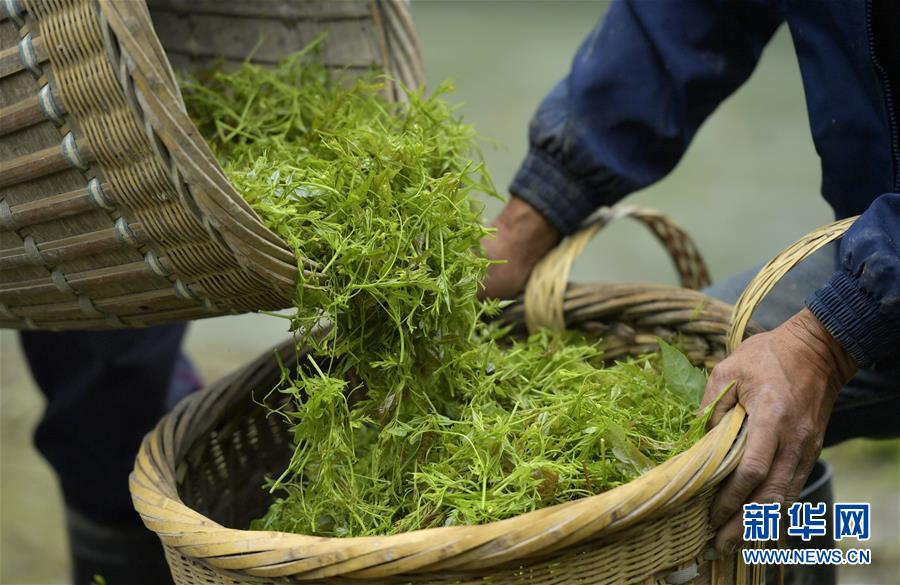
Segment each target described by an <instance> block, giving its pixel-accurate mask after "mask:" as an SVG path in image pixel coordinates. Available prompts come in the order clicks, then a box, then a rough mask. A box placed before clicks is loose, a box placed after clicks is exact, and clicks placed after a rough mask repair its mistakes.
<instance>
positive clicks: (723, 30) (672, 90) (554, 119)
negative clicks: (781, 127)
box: [510, 0, 900, 365]
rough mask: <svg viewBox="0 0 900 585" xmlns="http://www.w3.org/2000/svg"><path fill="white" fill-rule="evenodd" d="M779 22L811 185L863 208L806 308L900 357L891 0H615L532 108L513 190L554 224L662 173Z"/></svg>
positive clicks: (866, 349) (853, 209)
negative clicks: (814, 161) (809, 150)
mask: <svg viewBox="0 0 900 585" xmlns="http://www.w3.org/2000/svg"><path fill="white" fill-rule="evenodd" d="M782 22H787V24H788V26H789V27H790V30H791V34H792V36H793V39H794V44H795V45H796V50H797V55H798V59H799V62H800V69H801V72H802V76H803V83H804V86H805V90H806V100H807V107H808V110H809V118H810V125H811V128H812V133H813V139H814V142H815V145H816V150H817V151H818V153H819V156H820V157H821V159H822V195H823V196H824V197H825V199H826V200H827V201H828V202H829V203H830V204H831V206H832V207H833V208H834V211H835V215H836V216H837V217H838V218H843V217H848V216H852V215H857V214H861V217H860V218H859V220H857V221H856V223H855V224H854V225H853V227H852V228H851V229H850V230H849V232H848V233H847V235H846V236H845V238H844V239H843V241H842V244H841V251H840V256H841V269H840V270H838V271H837V272H835V273H834V275H833V276H832V277H831V278H830V279H829V280H828V282H826V283H823V284H822V286H821V288H819V289H818V290H817V291H816V292H815V293H814V294H813V295H811V296H810V298H809V299H808V300H807V306H808V307H809V308H810V310H811V311H812V312H813V313H814V314H815V315H816V316H817V318H818V319H819V320H820V321H821V322H822V323H823V324H824V325H825V327H826V328H827V329H828V330H829V331H830V332H831V333H832V335H834V336H835V338H836V339H837V340H838V341H839V342H840V343H841V344H842V345H843V347H844V348H846V349H847V350H848V351H849V352H850V353H851V354H852V355H853V356H854V357H855V358H856V360H857V361H859V362H860V364H862V365H869V364H872V363H873V362H879V361H882V362H883V361H889V362H891V363H893V362H894V361H896V360H898V359H900V141H898V124H900V120H898V118H900V2H897V1H896V0H860V1H857V0H848V1H843V0H841V1H832V2H825V1H821V2H820V1H808V0H730V1H729V0H665V1H655V0H616V1H615V2H613V4H612V5H611V7H610V9H609V12H608V13H607V15H606V17H605V19H604V20H603V22H602V23H601V24H600V25H599V26H598V27H597V28H595V29H594V31H593V32H591V34H590V36H588V38H587V39H586V40H585V41H584V43H583V44H582V45H581V47H580V48H579V50H578V52H577V53H576V55H575V58H574V60H573V62H572V67H571V70H570V72H569V74H568V76H567V77H566V78H565V79H563V80H562V81H561V82H560V83H559V84H557V85H556V86H555V87H554V88H553V90H552V91H551V92H550V93H549V95H547V97H546V98H545V99H544V101H543V103H542V104H541V105H540V107H539V108H538V111H537V113H536V114H535V116H534V118H533V120H532V122H531V127H530V133H529V141H530V148H529V153H528V155H527V157H526V159H525V161H524V162H523V164H522V166H521V168H520V169H519V171H518V173H517V174H516V176H515V178H514V179H513V182H512V185H511V186H510V192H511V193H513V194H514V195H516V196H518V197H520V198H522V199H524V200H526V201H528V202H529V203H531V204H532V205H533V206H534V207H535V208H536V209H538V210H539V211H540V212H541V213H542V214H543V215H544V216H546V218H547V219H548V220H549V221H550V222H551V223H552V224H553V225H554V226H556V227H557V228H558V229H559V230H560V231H561V232H563V233H570V232H572V231H573V230H574V229H575V228H576V227H577V226H578V224H579V223H580V222H581V221H582V220H583V219H584V218H585V217H586V216H587V215H589V214H590V213H591V212H592V211H593V210H594V209H595V208H597V207H599V206H601V205H611V204H613V203H615V202H616V201H618V200H620V199H622V198H623V197H625V196H626V195H628V194H629V193H631V192H632V191H635V190H637V189H640V188H643V187H646V186H647V185H650V184H651V183H654V182H655V181H658V180H659V179H661V178H662V177H663V176H665V175H666V174H667V173H668V172H669V171H671V170H672V168H673V167H674V166H675V165H676V163H677V162H678V160H679V159H680V158H681V156H682V155H683V154H684V151H685V149H686V148H687V147H688V145H689V143H690V141H691V139H692V138H693V136H694V134H695V132H696V131H697V129H698V127H699V126H700V125H701V124H702V122H703V121H704V120H705V119H706V117H707V116H709V114H710V113H712V111H713V110H714V109H715V108H716V107H717V106H718V105H719V104H720V103H721V102H722V101H723V100H724V99H725V98H727V97H728V96H729V95H730V94H731V93H732V92H733V91H734V90H735V89H737V88H738V87H739V86H740V85H741V84H742V83H743V82H744V81H745V80H746V79H747V78H748V77H749V76H750V74H751V73H752V71H753V69H754V67H755V65H756V63H757V60H758V59H759V57H760V54H761V53H762V50H763V48H764V47H765V45H766V43H767V42H768V41H769V39H770V38H771V37H772V35H773V33H774V32H775V30H776V29H777V27H778V26H779V25H780V24H781V23H782Z"/></svg>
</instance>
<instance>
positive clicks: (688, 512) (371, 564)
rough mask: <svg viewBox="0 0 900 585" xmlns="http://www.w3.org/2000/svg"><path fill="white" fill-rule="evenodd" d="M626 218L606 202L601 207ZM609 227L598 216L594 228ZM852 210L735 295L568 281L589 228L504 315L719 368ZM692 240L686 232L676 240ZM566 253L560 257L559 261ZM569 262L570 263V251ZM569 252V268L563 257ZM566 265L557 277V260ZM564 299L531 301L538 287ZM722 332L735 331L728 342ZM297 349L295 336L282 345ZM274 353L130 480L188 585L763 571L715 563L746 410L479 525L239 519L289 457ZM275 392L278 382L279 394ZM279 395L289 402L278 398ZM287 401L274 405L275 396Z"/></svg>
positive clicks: (168, 424) (593, 578) (180, 412)
mask: <svg viewBox="0 0 900 585" xmlns="http://www.w3.org/2000/svg"><path fill="white" fill-rule="evenodd" d="M625 214H628V213H627V212H623V211H621V210H619V211H610V210H607V211H604V212H602V213H601V217H603V216H605V217H607V218H608V217H618V216H621V215H625ZM630 215H632V216H634V217H639V218H640V217H642V216H643V217H645V218H647V217H653V218H654V219H653V223H658V224H659V225H663V224H665V225H666V226H667V228H666V230H664V233H668V234H670V235H671V234H679V235H677V236H673V237H669V238H664V241H665V242H667V246H668V247H669V251H670V254H671V255H672V256H673V258H676V265H677V266H682V265H683V266H689V265H690V266H693V268H687V269H684V270H682V269H681V268H680V272H681V273H682V278H683V279H685V278H687V277H690V278H696V279H698V280H696V281H695V282H696V283H697V284H698V285H699V284H700V283H702V282H703V281H704V278H703V277H702V275H703V274H704V273H705V269H704V268H703V263H702V261H701V260H700V259H699V256H698V255H695V252H691V253H690V255H692V256H695V259H696V262H689V263H687V264H684V262H683V261H682V262H681V263H679V262H678V260H677V258H679V257H682V256H683V254H684V253H685V251H686V250H694V248H693V246H692V245H691V244H690V240H688V239H687V238H686V236H684V234H683V232H681V231H680V230H678V229H677V228H675V227H674V226H672V225H671V224H670V223H669V222H668V221H667V220H665V218H664V217H662V216H659V215H658V214H655V213H653V212H649V211H645V210H644V211H641V213H630ZM601 223H602V220H598V223H593V224H591V225H590V226H589V227H588V232H582V234H585V233H592V232H596V231H597V229H598V227H597V226H598V225H600V224H601ZM849 223H850V220H848V221H844V222H840V223H837V224H834V225H831V226H826V227H825V228H823V229H821V230H819V231H817V232H814V233H813V234H811V235H810V236H808V237H807V238H804V239H803V240H801V241H800V242H798V243H797V244H795V245H794V246H792V247H790V248H789V249H788V250H786V251H785V252H784V253H782V254H781V255H779V256H778V257H777V258H776V259H775V260H773V261H772V262H771V263H770V264H769V265H767V266H766V267H765V268H764V269H763V270H762V271H760V273H759V275H758V276H757V277H756V278H755V279H754V281H753V282H752V283H751V284H750V286H748V288H747V291H748V292H747V293H746V294H745V295H744V296H743V297H742V298H741V300H740V301H739V302H738V304H737V306H736V307H735V309H734V313H733V316H732V312H731V309H730V307H728V306H727V305H725V304H723V303H720V302H718V301H715V300H712V299H709V298H707V297H705V296H704V295H702V294H700V293H698V292H696V291H692V290H688V289H683V288H676V287H669V286H658V285H570V286H568V287H567V286H565V285H564V283H565V282H566V278H567V276H568V266H570V265H571V260H572V259H573V258H574V256H575V255H577V252H578V251H579V250H580V248H582V247H583V245H584V239H585V238H586V237H590V236H585V235H581V234H579V235H575V236H573V237H572V238H569V239H568V240H566V241H564V242H563V243H562V244H561V246H560V248H559V249H558V251H557V252H556V253H555V255H554V256H553V257H552V258H550V259H548V260H547V261H546V262H544V263H543V265H542V266H541V267H539V268H538V269H537V273H536V274H535V275H534V276H533V277H532V279H531V282H530V284H529V288H530V289H533V288H534V287H541V288H542V289H543V290H529V291H528V292H526V295H525V305H524V306H523V304H522V303H521V302H519V303H517V304H515V305H514V306H513V307H511V308H510V309H509V310H508V311H507V312H506V313H505V318H507V319H509V320H511V321H512V322H513V323H515V324H516V325H517V327H516V329H515V330H514V334H518V335H525V334H527V327H526V324H525V321H526V315H527V314H530V315H532V317H529V318H528V319H532V320H534V319H536V321H535V323H534V324H536V325H537V324H539V325H545V326H556V325H555V324H558V323H559V322H560V321H559V320H557V317H561V322H562V323H564V324H565V326H566V327H568V328H572V329H578V330H581V331H584V332H586V333H589V334H595V335H599V336H601V337H602V338H603V340H604V343H605V348H606V352H607V356H610V357H617V356H624V355H635V354H638V353H642V352H645V351H647V350H649V349H653V347H654V344H655V338H656V336H657V335H659V336H661V337H664V338H669V339H671V338H673V337H675V336H679V337H680V338H681V339H682V340H683V342H684V343H685V345H686V347H687V349H688V355H689V357H690V358H691V359H692V361H694V362H695V363H698V364H705V365H707V366H712V365H714V364H715V363H717V362H718V361H720V360H721V359H722V358H723V357H724V355H725V353H726V351H727V350H728V349H733V348H734V347H735V346H736V345H737V344H738V342H739V341H740V340H741V339H742V338H743V337H744V335H745V332H747V333H751V334H752V333H754V332H756V331H758V329H756V328H754V327H753V326H751V325H748V323H749V316H750V314H751V313H752V312H753V309H754V307H755V306H756V305H757V304H758V302H759V301H760V300H761V299H762V297H763V296H764V294H765V292H766V291H767V290H768V289H769V288H770V287H771V286H772V285H774V283H775V281H777V279H778V278H780V276H781V275H783V274H784V273H785V272H786V271H787V270H788V269H789V268H790V267H791V266H793V264H795V263H796V262H798V261H799V260H800V259H802V257H803V256H805V255H807V254H808V253H810V252H811V251H812V250H813V249H815V248H817V247H819V246H820V245H822V244H824V243H827V241H830V240H833V239H836V238H838V237H840V234H842V233H843V231H844V230H845V229H846V228H847V226H848V225H849ZM676 241H680V242H681V244H678V245H670V244H671V242H676ZM554 258H555V259H556V260H554ZM560 258H566V259H567V260H566V261H565V262H560V261H558V260H559V259H560ZM560 264H566V266H565V267H564V268H561V269H558V270H557V268H558V266H559V265H560ZM554 270H557V271H556V272H555V274H551V271H554ZM552 298H555V299H558V302H559V306H558V307H556V308H553V309H550V310H544V307H537V309H539V310H534V309H535V308H534V307H531V308H529V307H528V303H531V302H535V301H534V299H552ZM726 338H727V339H728V342H726ZM277 351H278V353H279V354H280V357H281V359H282V360H286V359H287V360H289V359H291V358H292V357H293V356H294V355H295V351H296V350H295V348H294V347H293V345H292V344H291V343H285V344H283V345H281V346H280V347H279V348H278V350H277ZM279 377H280V371H279V368H278V366H277V362H276V359H275V357H274V356H273V355H272V352H269V353H267V354H264V355H263V356H261V357H260V358H259V359H257V360H256V361H255V362H254V363H253V364H251V365H249V366H247V367H246V368H244V369H243V370H241V371H240V372H238V373H236V374H234V375H233V376H230V377H229V378H227V379H225V380H223V381H221V382H219V383H218V384H215V385H214V386H212V387H211V388H209V389H208V390H206V391H205V392H202V393H199V394H197V395H195V396H192V397H190V398H188V399H187V400H185V401H184V402H182V403H181V404H179V406H178V407H177V408H176V409H175V410H174V411H173V412H172V413H171V414H169V415H168V416H166V417H165V418H164V419H163V420H162V421H161V422H160V423H159V425H158V426H157V428H156V429H155V430H154V431H153V432H152V433H151V434H149V435H148V436H147V438H146V439H145V440H144V443H143V445H142V447H141V450H140V453H139V455H138V458H137V461H136V464H135V470H134V473H133V474H132V477H131V491H132V495H133V499H134V504H135V507H136V509H137V510H138V512H139V513H140V514H141V516H142V517H143V519H144V522H145V524H146V525H147V527H148V528H150V529H151V530H153V531H155V532H156V533H157V534H158V535H159V537H160V539H161V540H162V542H163V545H164V548H165V550H166V553H167V556H168V559H169V564H170V567H171V569H172V575H173V576H174V578H175V582H176V583H178V584H180V585H187V584H192V585H193V584H198V583H221V584H229V585H231V584H237V583H308V582H315V583H360V582H361V583H468V584H476V583H492V584H521V583H534V584H538V583H540V584H547V585H549V584H555V585H559V584H576V583H578V584H588V583H590V584H623V583H624V584H638V583H640V584H651V583H652V584H664V583H672V584H674V583H694V584H700V583H714V584H716V585H723V584H730V583H738V584H745V583H746V584H749V583H754V584H757V583H760V581H761V579H762V571H760V570H759V567H746V566H744V565H742V564H741V563H740V561H739V559H738V557H737V555H732V556H730V557H726V558H721V559H718V560H712V561H710V560H707V559H706V557H705V554H704V553H705V551H706V549H707V547H708V546H709V542H710V539H711V538H712V536H713V532H712V530H711V528H710V525H709V520H708V517H709V506H710V503H711V499H712V496H713V494H714V493H715V490H716V489H717V487H718V485H719V484H720V482H721V481H722V480H723V479H724V478H725V477H726V476H727V475H728V474H729V473H730V472H731V471H732V470H733V469H734V468H735V466H736V465H737V462H738V461H739V459H740V456H741V453H742V450H743V445H744V440H745V434H746V431H745V430H744V429H743V421H744V417H745V413H744V411H743V409H742V408H740V407H737V408H736V409H734V410H732V411H731V412H730V413H729V414H728V415H726V416H725V418H724V419H723V421H722V422H721V423H720V424H719V425H717V426H716V427H715V428H713V429H712V430H710V431H709V432H708V433H707V434H706V435H705V436H704V437H703V438H702V439H701V440H700V441H699V442H698V443H697V444H695V445H694V446H693V447H692V448H690V449H689V450H687V451H685V452H684V453H682V454H680V455H677V456H676V457H674V458H672V459H670V460H669V461H667V462H666V463H663V464H662V465H659V466H658V467H656V468H654V469H652V470H650V471H649V472H647V473H646V474H644V475H642V476H641V477H639V478H637V479H635V480H634V481H632V482H630V483H628V484H626V485H623V486H620V487H618V488H615V489H612V490H610V491H607V492H605V493H602V494H599V495H596V496H592V497H587V498H583V499H579V500H574V501H571V502H568V503H565V504H560V505H555V506H551V507H548V508H544V509H541V510H537V511H534V512H530V513H527V514H523V515H521V516H517V517H514V518H510V519H507V520H503V521H500V522H493V523H490V524H484V525H480V526H451V527H443V528H431V529H426V530H418V531H414V532H407V533H403V534H398V535H393V536H385V537H367V538H322V537H313V536H304V535H298V534H285V533H276V532H261V531H249V530H243V529H242V528H243V527H245V526H247V525H248V524H249V521H250V520H251V519H252V518H256V517H260V516H262V514H263V513H264V512H265V510H266V508H267V506H268V504H269V500H268V496H267V495H266V494H264V493H263V490H262V489H260V485H261V484H262V481H263V476H264V475H265V474H266V473H270V472H272V471H273V470H276V469H282V468H283V467H284V466H285V464H286V462H287V461H288V460H289V458H290V456H291V452H292V450H291V446H290V437H291V435H290V431H289V429H288V428H287V427H286V426H285V425H284V424H283V423H282V422H281V421H280V420H279V419H278V418H277V417H267V416H266V414H267V410H266V408H264V407H262V406H260V405H259V404H258V403H257V402H256V401H254V399H253V397H252V396H253V395H255V396H256V397H260V396H264V395H266V393H267V391H268V390H270V389H271V388H272V387H273V386H274V385H275V384H276V383H277V382H278V380H279ZM272 394H277V393H272ZM272 398H273V399H277V398H275V397H272ZM270 406H272V407H275V406H278V404H276V403H273V404H270Z"/></svg>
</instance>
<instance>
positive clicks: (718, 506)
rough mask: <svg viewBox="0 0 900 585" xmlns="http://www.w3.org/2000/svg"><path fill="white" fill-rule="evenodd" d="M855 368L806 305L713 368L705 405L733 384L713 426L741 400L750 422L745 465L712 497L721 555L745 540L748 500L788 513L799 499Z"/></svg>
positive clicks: (722, 400) (714, 522) (719, 408)
mask: <svg viewBox="0 0 900 585" xmlns="http://www.w3.org/2000/svg"><path fill="white" fill-rule="evenodd" d="M856 370H857V364H856V362H855V361H854V360H853V358H852V357H851V356H850V355H849V354H848V353H847V352H846V351H845V350H844V349H843V348H842V347H841V346H840V345H839V344H838V343H837V342H836V341H835V340H834V338H833V337H832V336H831V334H829V333H828V331H827V330H826V329H825V328H824V327H823V326H822V324H821V323H819V321H818V320H817V319H816V317H815V316H814V315H813V314H812V313H810V312H809V310H807V309H804V310H802V311H800V312H799V313H797V314H796V315H794V316H793V317H791V318H790V319H789V320H787V321H785V322H784V323H783V324H782V325H780V326H779V327H777V328H775V329H773V330H772V331H770V332H767V333H760V334H758V335H754V336H753V337H750V338H749V339H747V340H746V341H744V342H743V343H742V344H741V345H740V347H738V348H737V350H735V352H734V353H733V354H731V355H730V356H729V357H728V358H727V359H725V360H723V361H722V362H721V363H720V364H719V365H718V366H716V367H715V369H713V371H712V374H710V377H709V383H708V384H707V386H706V394H705V395H704V397H703V401H702V403H701V408H702V407H704V406H706V405H707V404H709V403H710V402H712V401H713V400H714V399H715V398H716V396H718V395H719V393H720V392H721V391H722V389H723V388H725V387H726V386H728V384H730V383H731V382H732V381H734V387H733V388H732V389H731V390H729V391H728V392H727V393H726V394H725V395H724V396H723V397H722V399H721V400H720V401H719V403H718V404H717V405H716V407H715V410H714V412H713V415H712V419H711V424H713V425H714V424H716V423H718V422H719V420H721V418H722V416H723V415H724V414H725V413H726V412H727V411H728V410H729V409H731V408H732V407H733V406H734V405H735V403H736V402H739V403H740V404H741V405H742V406H743V407H744V409H745V410H746V411H747V422H746V424H747V425H748V434H747V443H746V447H745V449H744V455H743V457H742V458H741V462H740V464H739V465H738V467H737V469H735V471H734V473H732V474H731V475H730V476H729V477H728V479H726V480H725V482H724V483H723V484H722V488H721V490H720V491H719V494H718V496H717V497H716V499H715V501H714V502H713V507H712V511H711V516H710V520H711V522H712V525H713V527H714V528H718V534H717V535H716V548H717V549H718V550H719V552H721V553H725V554H727V553H730V552H733V551H734V550H735V549H736V548H737V546H738V545H739V544H740V542H741V537H742V533H743V523H742V520H741V506H742V505H743V504H744V503H746V502H758V503H771V502H779V503H781V505H782V510H784V509H785V508H787V507H788V506H790V505H791V504H792V503H793V502H794V501H796V499H797V497H798V496H799V494H800V490H801V489H803V485H804V483H805V482H806V478H807V477H808V476H809V473H810V471H812V467H813V464H814V463H815V462H816V459H817V458H818V456H819V452H820V451H821V450H822V441H823V438H824V436H825V427H826V425H827V424H828V418H829V417H830V416H831V409H832V407H833V406H834V401H835V399H836V398H837V393H838V391H839V390H840V389H841V388H842V387H843V385H844V384H845V383H846V382H847V381H848V380H850V378H851V377H852V376H853V374H854V373H855V372H856Z"/></svg>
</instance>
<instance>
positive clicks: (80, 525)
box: [66, 509, 172, 585]
mask: <svg viewBox="0 0 900 585" xmlns="http://www.w3.org/2000/svg"><path fill="white" fill-rule="evenodd" d="M66 528H67V529H68V532H69V549H70V552H71V556H72V582H73V583H74V584H75V585H95V584H96V583H106V584H107V585H170V584H171V583H172V575H171V573H170V572H169V566H168V565H167V564H166V559H165V555H164V554H163V549H162V544H160V542H159V538H157V536H156V535H155V534H153V533H152V532H150V531H149V530H147V529H146V528H145V527H144V526H143V525H129V526H110V525H105V524H99V523H97V522H94V521H92V520H90V519H88V518H86V517H84V516H83V515H82V514H79V513H78V512H76V511H74V510H71V509H70V510H67V511H66ZM95 576H99V577H101V578H102V579H95Z"/></svg>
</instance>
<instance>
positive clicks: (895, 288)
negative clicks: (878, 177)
mask: <svg viewBox="0 0 900 585" xmlns="http://www.w3.org/2000/svg"><path fill="white" fill-rule="evenodd" d="M840 257H841V267H840V268H839V269H838V270H837V271H836V272H835V273H834V274H833V275H832V277H831V278H830V279H829V281H828V282H827V283H825V284H824V285H823V286H822V287H820V288H819V289H818V290H817V291H816V292H815V293H813V294H812V295H811V296H810V297H809V299H807V301H806V306H807V307H808V308H809V310H810V311H812V313H813V314H814V315H815V316H816V318H817V319H818V320H819V321H820V322H821V323H822V324H823V326H824V327H825V329H827V330H828V332H829V333H831V335H832V336H834V338H835V339H837V341H838V343H840V344H841V346H842V347H844V348H846V350H847V352H849V353H850V355H852V356H853V358H854V359H855V360H856V361H857V362H858V363H859V364H860V365H864V366H865V365H871V364H878V363H880V362H886V361H891V360H892V362H891V363H893V364H894V365H896V364H897V363H898V362H900V193H886V194H884V195H882V196H881V197H879V198H878V199H876V200H875V201H874V202H873V203H872V204H871V205H870V206H869V208H868V209H867V210H866V211H865V213H863V214H862V215H861V216H860V217H859V219H857V220H856V221H855V222H854V223H853V225H852V226H850V229H849V230H847V233H846V234H845V236H844V238H843V239H842V240H841V248H840Z"/></svg>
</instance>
